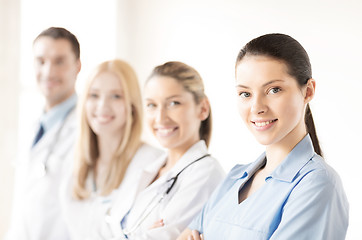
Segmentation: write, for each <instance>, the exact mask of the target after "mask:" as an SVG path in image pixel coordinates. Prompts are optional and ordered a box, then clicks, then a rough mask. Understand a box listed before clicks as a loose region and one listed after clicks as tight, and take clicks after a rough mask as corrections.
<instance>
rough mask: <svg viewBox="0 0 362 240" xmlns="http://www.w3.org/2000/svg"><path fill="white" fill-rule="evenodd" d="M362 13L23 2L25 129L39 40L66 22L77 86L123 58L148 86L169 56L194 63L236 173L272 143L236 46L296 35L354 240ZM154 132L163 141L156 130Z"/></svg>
mask: <svg viewBox="0 0 362 240" xmlns="http://www.w3.org/2000/svg"><path fill="white" fill-rule="evenodd" d="M361 12H362V2H360V1H357V0H355V1H354V0H346V1H342V0H341V1H333V0H329V1H323V0H321V1H313V0H304V1H287V0H274V1H270V0H269V1H268V0H265V1H263V0H261V1H251V0H250V1H245V0H223V1H211V0H208V1H207V0H182V1H181V0H179V1H172V0H128V1H126V0H120V1H116V0H106V1H101V0H88V1H86V0H84V1H83V0H78V1H75V0H63V1H55V0H32V1H26V0H23V1H21V39H20V43H21V49H20V50H21V55H20V59H21V61H20V69H21V72H20V85H21V88H20V89H19V94H20V110H19V116H20V117H19V136H22V135H21V134H23V133H24V132H26V129H27V128H28V125H29V122H30V121H29V119H35V118H36V117H37V116H38V115H37V114H38V113H39V111H40V106H41V103H42V99H41V98H40V97H39V93H38V92H37V90H36V86H35V80H34V77H33V75H34V74H33V71H32V52H31V51H32V49H31V46H32V41H33V39H34V38H35V36H36V35H37V34H38V33H39V32H40V31H41V30H43V29H45V28H47V27H49V26H62V27H65V28H68V29H69V30H70V31H72V32H73V33H74V34H75V35H76V36H77V37H78V39H79V41H80V44H81V60H82V63H83V68H82V71H81V74H80V76H79V81H78V85H77V90H78V92H81V91H82V82H83V81H84V78H85V77H86V76H87V74H88V73H89V71H90V69H91V68H92V67H94V66H95V65H96V64H98V63H100V62H101V61H104V60H107V59H111V58H114V57H119V58H122V59H124V60H126V61H129V62H130V63H131V65H132V66H133V67H134V68H135V69H136V72H137V73H138V76H139V79H140V82H141V84H143V82H144V81H145V79H146V78H147V76H148V74H149V73H150V72H151V70H152V68H153V67H154V66H156V65H159V64H162V63H164V62H166V61H170V60H178V61H183V62H185V63H187V64H189V65H191V66H193V67H195V68H196V69H197V70H198V71H199V72H200V74H201V76H202V77H203V79H204V82H205V87H206V93H207V95H208V96H209V98H210V101H211V105H212V111H213V120H214V131H213V137H212V142H211V146H210V152H211V153H212V154H213V155H214V156H215V157H216V158H217V159H218V160H219V161H220V162H221V164H222V165H223V167H224V168H225V170H226V171H228V170H229V169H230V168H231V167H232V166H233V165H235V164H236V163H248V162H251V161H253V160H254V159H255V158H256V157H257V156H258V155H259V154H260V153H261V152H262V151H263V147H262V146H260V145H259V144H258V143H257V142H256V141H255V140H254V138H253V137H252V136H251V135H250V134H249V133H248V131H247V130H246V128H245V127H244V126H243V123H242V121H241V119H240V117H239V116H238V113H237V108H236V93H235V89H234V85H235V84H234V64H235V58H236V56H237V53H238V51H239V50H240V48H241V47H242V46H243V45H244V44H245V43H247V42H248V41H249V40H251V39H252V38H255V37H257V36H260V35H262V34H265V33H272V32H280V33H285V34H289V35H291V36H292V37H294V38H296V39H297V40H298V41H299V42H300V43H301V44H302V45H303V46H304V47H305V49H306V50H307V52H308V53H309V56H310V59H311V62H312V68H313V77H314V78H315V79H316V82H317V88H316V97H315V99H314V100H313V101H312V103H311V108H312V112H313V115H314V120H315V123H316V129H317V132H318V135H319V139H320V141H321V145H322V149H323V151H324V154H325V158H326V161H327V162H328V163H329V164H330V165H331V166H332V167H333V168H334V169H336V171H337V172H338V173H339V174H340V176H341V178H342V181H343V184H344V187H345V190H346V193H347V196H348V199H349V202H350V227H349V230H348V235H347V239H349V240H354V239H362V228H361V227H360V225H361V221H360V220H359V217H360V216H361V214H362V207H361V203H362V194H361V193H362V191H361V187H358V182H357V181H358V176H359V174H360V169H361V167H362V164H361V161H362V157H361V155H360V151H359V150H360V149H361V147H362V141H361V136H362V127H361V124H359V123H358V122H359V121H360V120H361V119H362V107H361V105H362V99H361V95H360V94H361V91H362V81H361V80H362V79H361V69H362V30H361V23H362V14H361ZM0 81H1V80H0ZM34 105H37V106H39V107H38V108H37V109H38V111H34ZM14 109H17V108H14ZM4 127H6V126H0V130H1V128H4ZM145 139H146V140H147V141H151V142H152V143H154V144H157V143H156V142H154V141H153V139H152V138H151V137H150V136H149V134H147V133H146V134H145ZM19 143H20V145H21V141H19ZM2 184H3V183H0V187H1V186H2ZM0 189H3V187H1V188H0ZM6 194H7V193H3V192H0V197H1V198H2V197H7V198H9V196H8V195H6ZM1 222H2V220H1ZM1 234H2V233H1V232H0V236H1Z"/></svg>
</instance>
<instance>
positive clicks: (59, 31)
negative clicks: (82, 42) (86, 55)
mask: <svg viewBox="0 0 362 240" xmlns="http://www.w3.org/2000/svg"><path fill="white" fill-rule="evenodd" d="M40 37H51V38H53V39H65V40H68V41H69V42H70V44H71V46H72V49H73V52H74V55H75V57H76V59H79V58H80V47H79V42H78V39H77V37H76V36H75V35H74V34H73V33H71V32H69V31H68V30H67V29H65V28H61V27H50V28H48V29H45V30H44V31H42V32H41V33H40V34H39V35H38V36H37V37H36V38H35V40H34V42H36V40H38V39H39V38H40Z"/></svg>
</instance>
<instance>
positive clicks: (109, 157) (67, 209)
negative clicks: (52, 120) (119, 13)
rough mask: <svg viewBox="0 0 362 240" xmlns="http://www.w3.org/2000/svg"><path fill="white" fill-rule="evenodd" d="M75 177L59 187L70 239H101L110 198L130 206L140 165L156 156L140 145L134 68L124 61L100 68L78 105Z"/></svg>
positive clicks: (154, 150)
mask: <svg viewBox="0 0 362 240" xmlns="http://www.w3.org/2000/svg"><path fill="white" fill-rule="evenodd" d="M79 115H80V126H79V130H80V131H79V136H78V142H77V146H76V150H75V151H76V152H75V164H74V173H73V174H72V175H71V176H70V177H69V181H68V182H67V183H65V184H64V190H63V191H64V195H63V196H64V197H63V210H64V211H63V212H64V218H65V220H66V222H67V225H68V228H69V232H70V235H71V237H72V239H100V238H103V237H106V236H102V234H104V233H102V230H101V228H100V223H102V222H103V219H104V218H105V217H106V215H107V211H110V209H111V208H112V206H113V204H114V200H115V199H116V198H118V196H122V197H121V201H119V202H118V204H120V205H125V206H128V205H130V204H131V203H132V202H133V199H134V198H135V196H136V195H137V191H139V190H142V189H143V188H144V187H145V186H141V185H138V184H139V183H140V181H139V180H140V179H139V177H140V174H141V172H142V169H143V167H144V166H147V165H148V164H150V163H152V161H153V160H154V159H155V158H157V157H158V156H159V154H160V153H161V151H160V150H157V149H155V148H153V147H151V146H149V145H147V144H144V143H142V141H141V132H142V99H141V95H140V89H139V85H138V80H137V77H136V74H135V72H134V71H133V69H132V68H131V67H130V66H129V65H128V64H127V63H126V62H124V61H121V60H112V61H106V62H104V63H102V64H100V65H99V66H98V67H97V68H96V69H95V71H94V72H93V74H92V75H91V77H90V78H89V80H88V82H87V84H86V88H85V91H84V94H83V96H82V97H81V99H80V103H79Z"/></svg>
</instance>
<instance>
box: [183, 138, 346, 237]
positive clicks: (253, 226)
mask: <svg viewBox="0 0 362 240" xmlns="http://www.w3.org/2000/svg"><path fill="white" fill-rule="evenodd" d="M264 164H265V153H263V154H262V155H261V156H260V157H259V158H258V159H257V160H256V161H255V162H253V163H251V164H248V165H236V166H235V167H234V168H233V169H232V170H231V171H230V173H229V174H228V176H227V177H226V179H225V180H224V182H223V183H222V184H221V185H220V187H219V188H218V189H217V190H216V191H215V192H214V193H213V195H212V197H211V198H210V199H209V201H208V202H207V203H206V204H205V206H204V207H203V209H202V211H201V213H200V214H199V215H198V216H197V217H196V218H195V219H194V220H193V222H192V223H191V224H190V225H189V228H190V229H195V230H198V231H199V232H200V233H203V234H204V236H205V239H207V240H220V239H228V240H233V239H235V240H236V239H238V240H240V239H253V240H258V239H278V240H283V239H298V240H299V239H308V240H310V239H328V240H333V239H336V240H341V239H345V236H346V231H347V228H348V214H349V204H348V200H347V198H346V195H345V193H344V190H343V186H342V183H341V180H340V178H339V176H338V174H337V173H336V172H335V171H334V170H333V169H332V168H331V167H330V166H328V165H327V163H326V162H325V161H324V159H322V158H321V157H320V156H319V155H317V154H316V153H315V152H314V149H313V145H312V141H311V139H310V136H309V135H306V136H305V137H304V138H303V139H302V141H300V142H299V143H298V144H297V145H296V146H295V147H294V149H293V150H292V151H291V152H290V153H289V155H288V156H287V157H286V158H285V159H284V161H283V162H282V163H281V164H280V165H279V166H278V167H277V168H276V169H275V170H274V171H273V172H272V173H271V175H270V176H268V177H266V179H265V184H264V185H263V186H262V187H261V188H260V189H258V190H257V191H256V192H255V193H253V194H252V195H251V196H250V197H248V198H247V199H245V200H244V201H243V202H241V203H240V204H239V189H241V188H242V187H243V185H244V184H245V183H246V182H247V180H248V179H249V178H250V177H252V176H253V174H254V173H255V172H256V171H257V170H258V169H259V168H261V167H262V166H263V165H264Z"/></svg>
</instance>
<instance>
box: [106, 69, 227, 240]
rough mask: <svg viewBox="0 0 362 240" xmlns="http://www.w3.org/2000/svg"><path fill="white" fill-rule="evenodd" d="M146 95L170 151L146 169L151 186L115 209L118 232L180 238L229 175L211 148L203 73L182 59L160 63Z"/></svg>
mask: <svg viewBox="0 0 362 240" xmlns="http://www.w3.org/2000/svg"><path fill="white" fill-rule="evenodd" d="M144 97H145V105H146V119H147V124H148V125H149V127H150V129H151V131H152V133H153V135H154V136H155V137H156V139H157V140H158V141H159V143H160V144H161V145H162V147H164V148H165V149H166V150H167V153H165V154H164V155H163V156H161V157H160V158H159V159H158V160H156V161H155V162H154V163H153V164H152V165H150V166H149V167H148V168H147V169H146V171H145V173H144V178H143V181H144V183H145V184H147V185H148V187H147V188H145V189H144V190H142V191H141V192H140V193H139V195H138V196H137V198H136V200H135V202H134V204H133V205H132V207H131V208H129V209H128V210H127V211H121V210H120V211H113V212H112V215H114V214H118V218H115V219H116V221H115V222H114V225H113V229H114V236H115V237H116V239H137V240H140V239H147V240H150V239H162V240H167V239H170V240H174V239H176V238H177V236H178V235H179V234H180V233H181V231H183V230H184V229H185V228H186V226H187V225H188V224H189V222H190V221H191V219H192V218H193V217H194V216H195V215H196V214H197V213H198V212H199V211H200V210H201V208H202V206H203V204H204V202H205V201H206V200H207V199H208V198H209V196H210V195H211V193H212V192H213V190H214V189H215V187H216V186H217V185H218V184H219V182H220V181H221V180H222V178H223V177H224V172H223V170H222V168H221V167H220V165H219V163H218V161H217V160H216V159H215V158H213V157H211V156H210V154H208V149H207V147H208V144H209V142H210V136H211V110H210V105H209V101H208V99H207V96H206V95H205V93H204V86H203V82H202V79H201V77H200V75H199V74H198V72H197V71H196V70H195V69H193V68H192V67H190V66H188V65H186V64H184V63H181V62H167V63H165V64H163V65H161V66H158V67H156V68H155V69H154V70H153V72H152V74H151V77H150V78H149V79H148V81H147V82H146V85H145V91H144ZM114 210H117V208H114Z"/></svg>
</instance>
